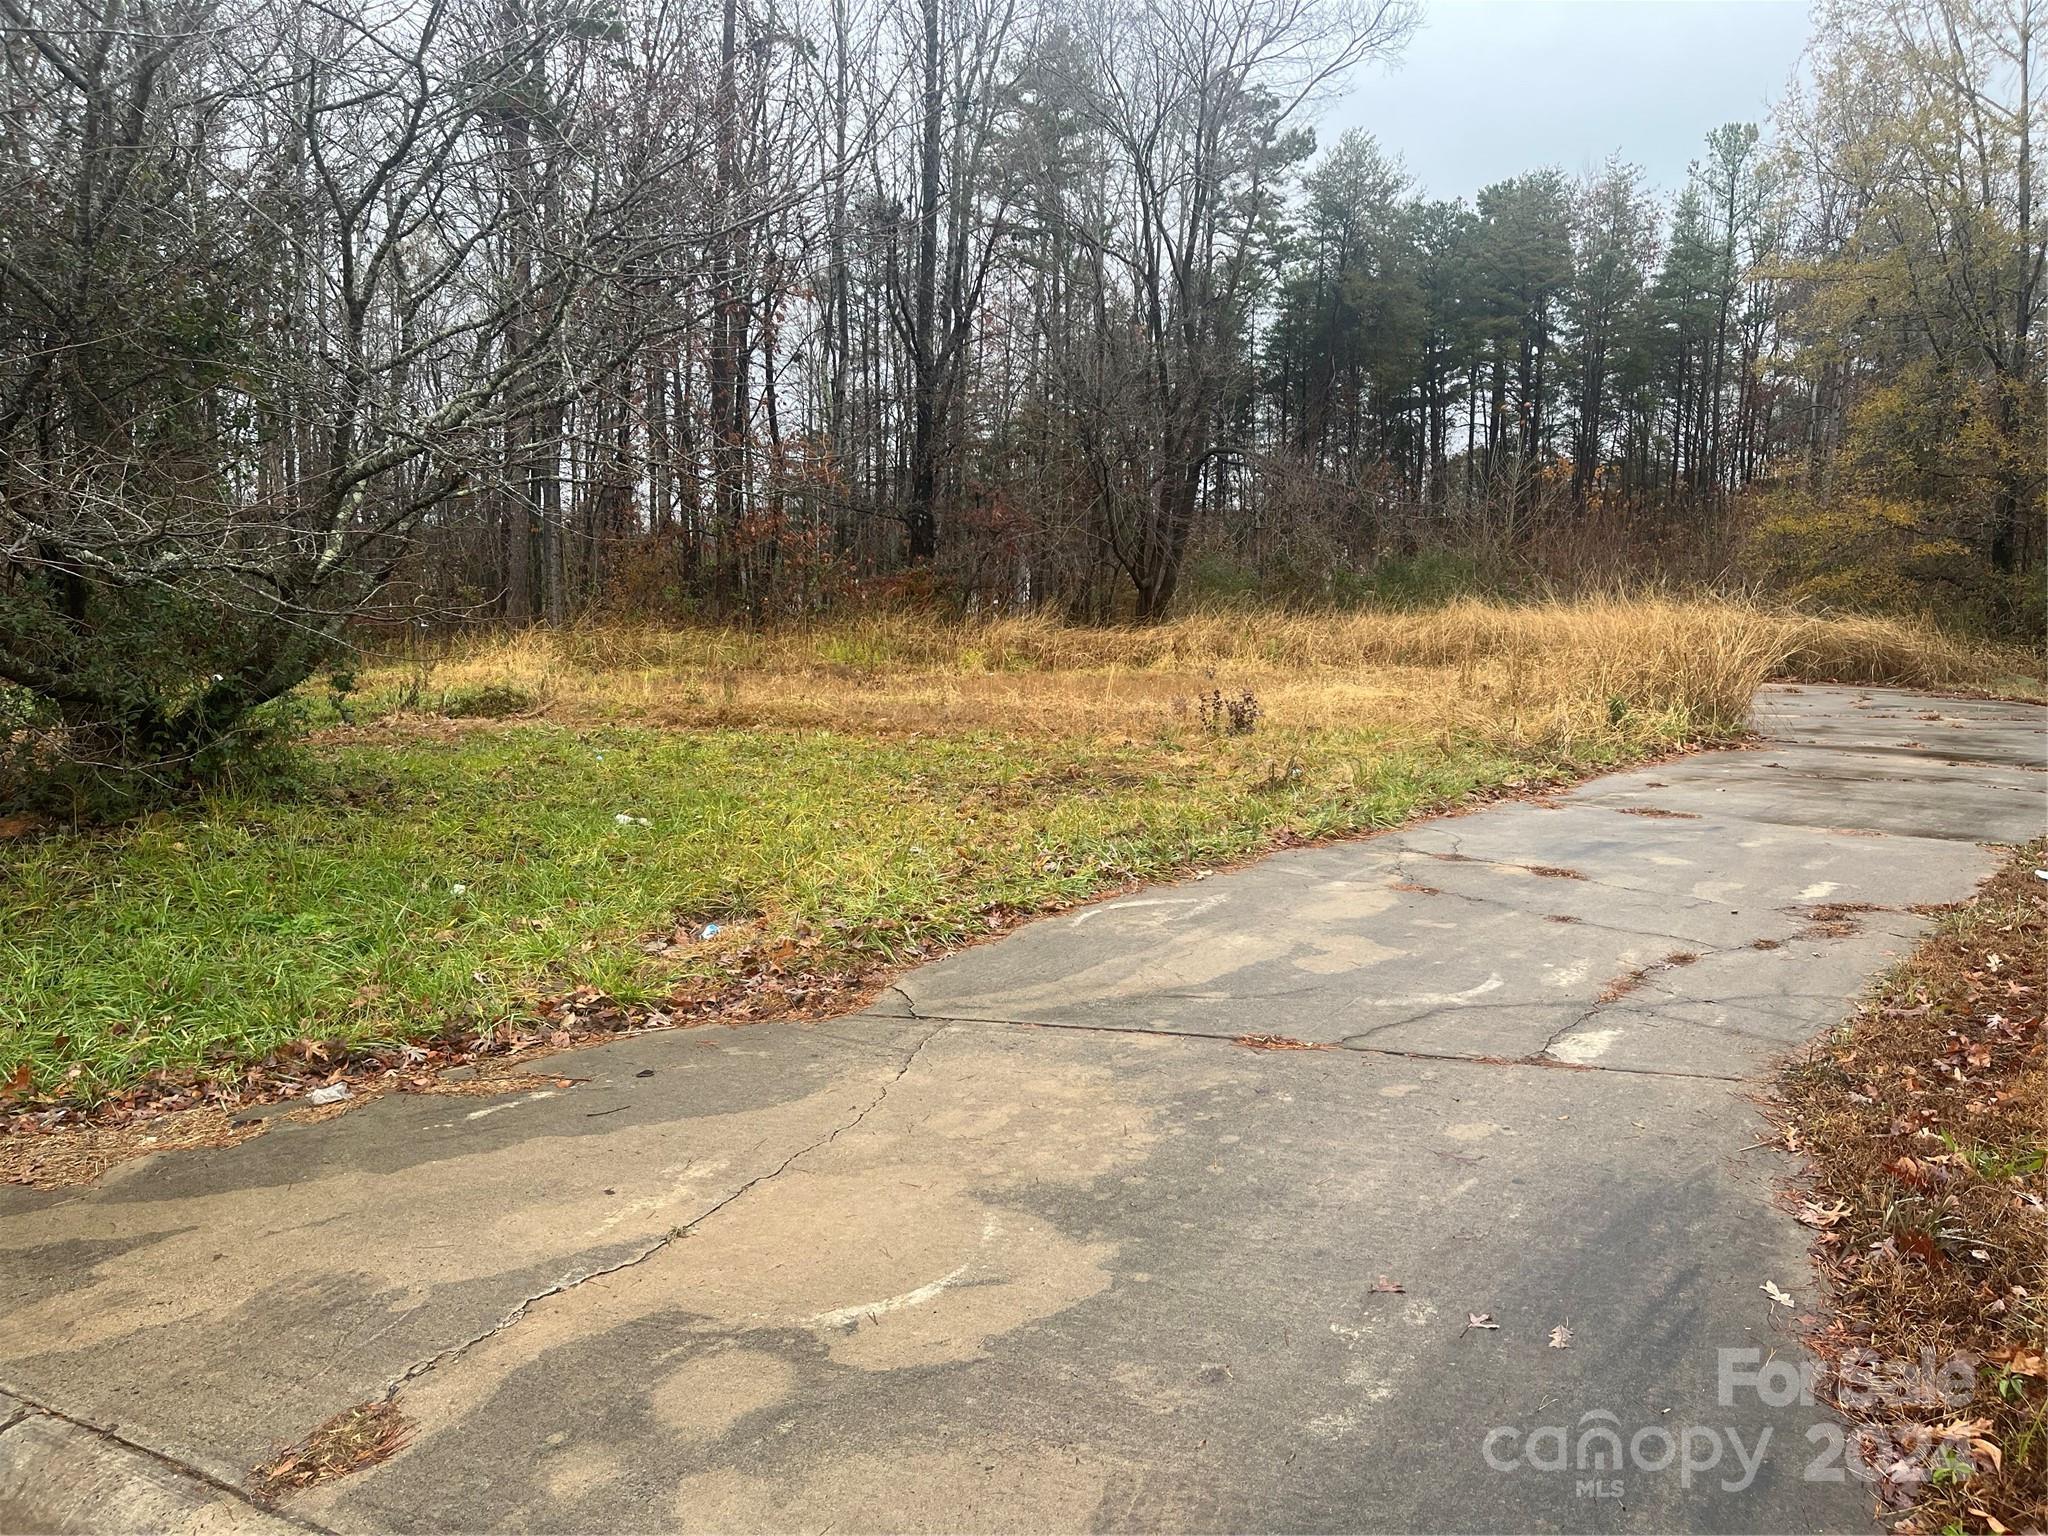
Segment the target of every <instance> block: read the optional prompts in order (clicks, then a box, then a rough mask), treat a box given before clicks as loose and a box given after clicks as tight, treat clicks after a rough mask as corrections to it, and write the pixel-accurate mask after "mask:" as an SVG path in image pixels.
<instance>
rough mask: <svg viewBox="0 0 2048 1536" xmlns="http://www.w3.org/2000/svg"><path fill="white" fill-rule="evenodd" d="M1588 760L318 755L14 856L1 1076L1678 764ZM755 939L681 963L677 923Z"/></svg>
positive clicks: (825, 945)
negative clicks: (1632, 767) (251, 787)
mask: <svg viewBox="0 0 2048 1536" xmlns="http://www.w3.org/2000/svg"><path fill="white" fill-rule="evenodd" d="M1678 730H1679V727H1678V726H1676V725H1673V724H1668V723H1667V724H1650V725H1645V726H1641V727H1638V728H1635V729H1633V730H1631V731H1621V730H1617V731H1616V732H1615V733H1613V734H1612V735H1611V736H1609V737H1607V738H1604V739H1601V740H1596V741H1593V742H1590V743H1586V744H1584V745H1582V746H1579V747H1575V748H1574V752H1575V760H1574V761H1572V762H1568V763H1567V762H1558V761H1555V760H1551V759H1548V758H1545V757H1543V756H1541V755H1537V754H1535V753H1533V752H1521V753H1517V752H1516V751H1513V750H1511V749H1505V748H1502V747H1500V746H1497V745H1487V744H1484V743H1481V742H1479V741H1476V740H1473V741H1459V740H1447V739H1432V740H1427V741H1421V742H1414V741H1407V742H1397V741H1394V740H1390V739H1387V738H1386V737H1384V736H1383V735H1382V734H1379V733H1376V732H1372V731H1366V730H1359V731H1350V732H1346V731H1319V732H1316V731H1302V732H1277V731H1263V732H1261V733H1259V734H1258V735H1256V736H1247V737H1219V736H1211V735H1205V734H1201V733H1197V732H1193V731H1190V732H1186V733H1184V734H1181V735H1176V736H1162V737H1159V738H1157V739H1153V740H1149V741H1136V740H1090V739H1081V738H1072V737H1069V738H1057V737H1055V738H1038V739H1032V738H1025V737H1015V738H1012V737H1005V736H1002V735H997V734H977V735H964V736H950V737H922V738H919V737H912V738H909V739H898V738H873V737H866V736H855V735H849V734H841V733H834V732H824V731H790V730H766V729H756V730H709V731H696V732H678V731H660V730H649V729H613V730H603V731H594V732H579V731H573V730H569V729H565V728H561V727H557V726H551V725H545V724H532V725H515V726H509V727H507V726H489V727H479V728H475V729H469V730H464V731H460V732H455V733H449V734H444V735H443V736H440V737H437V738H433V739H427V738H423V737H420V736H418V735H412V736H408V735H406V734H404V733H403V732H398V731H393V732H390V733H388V734H387V733H385V732H383V731H381V730H380V731H377V732H373V733H367V739H357V740H355V741H353V742H351V743H347V744H333V743H329V744H326V745H322V746H319V747H317V748H315V749H314V751H313V752H312V754H311V761H310V763H309V765H308V766H307V768H306V770H305V773H304V775H303V777H302V779H301V780H300V782H298V783H297V784H295V785H294V786H292V787H291V788H290V789H289V790H284V791H280V790H275V789H273V790H272V791H271V792H269V793H268V794H267V795H263V796H255V795H252V796H247V797H240V798H216V799H213V800H210V801H204V802H199V803H196V804H193V805H189V806H186V807H183V808H180V809H175V810H171V811H165V812H160V813H158V814H155V815H152V816H149V817H147V818H145V819H142V820H139V821H135V822H132V823H129V824H127V825H125V826H122V827H119V828H116V829H111V830H104V831H98V832H54V833H48V834H45V835H41V836H31V837H22V838H16V839H14V840H12V841H10V842H5V843H0V1080H6V1079H8V1078H10V1077H14V1078H15V1081H16V1086H17V1088H19V1086H20V1080H19V1078H18V1076H17V1074H18V1072H19V1069H20V1068H21V1067H22V1066H24V1065H26V1067H27V1068H28V1069H29V1083H30V1085H31V1088H32V1091H33V1093H35V1094H36V1095H38V1096H41V1095H47V1094H49V1093H51V1092H53V1091H62V1092H63V1093H65V1094H66V1095H67V1096H68V1097H71V1098H73V1099H75V1100H77V1101H80V1102H86V1101H90V1100H92V1099H93V1098H95V1097H98V1096H102V1095H105V1094H107V1093H110V1092H114V1091H118V1090H120V1089H122V1088H124V1087H127V1086H131V1085H133V1084H135V1083H137V1082H139V1081H140V1080H142V1079H143V1078H144V1077H146V1076H147V1075H148V1074H150V1073H152V1072H155V1071H159V1070H163V1069H173V1070H185V1069H194V1068H197V1069H202V1070H203V1069H208V1068H215V1067H222V1066H229V1065H232V1064H233V1063H235V1062H238V1061H250V1060H259V1059H261V1058H262V1057H263V1056H264V1055H266V1054H268V1053H269V1052H272V1051H274V1050H276V1049H277V1048H279V1047H281V1046H284V1045H286V1044H289V1043H290V1042H293V1041H297V1040H301V1039H306V1038H318V1039H327V1040H341V1041H346V1042H349V1043H350V1044H353V1045H362V1044H369V1043H372V1042H385V1041H392V1040H399V1039H404V1038H407V1037H423V1036H425V1035H428V1034H432V1033H435V1032H438V1031H440V1030H443V1029H445V1028H446V1027H447V1026H448V1025H449V1024H450V1023H451V1022H466V1023H473V1024H476V1025H478V1026H479V1027H481V1026H484V1025H488V1024H492V1023H496V1022H499V1021H503V1020H506V1019H510V1018H516V1017H519V1016H520V1015H521V1014H522V1013H523V1012H524V1011H525V1010H527V1009H529V1008H531V1007H532V1006H533V1005H535V1004H536V1003H537V1002H539V1001H540V1000H542V999H544V998H546V997H548V996H551V995H555V994H558V993H560V992H561V991H563V990H565V989H567V988H570V987H573V986H577V985H589V986H594V987H597V988H600V989H602V990H604V991H606V992H608V993H610V994H612V995H613V996H615V997H618V998H620V999H621V1000H628V1001H640V1000H649V999H652V998H655V997H658V996H662V995H665V994H668V993H670V992H672V991H673V990H674V989H676V988H677V987H678V986H679V985H688V984H690V983H692V982H695V983H699V984H700V986H701V985H712V984H716V983H717V982H718V981H719V980H720V969H721V967H729V966H730V965H731V963H732V959H733V956H732V953H731V944H730V936H731V935H732V934H734V933H743V934H745V935H746V936H747V942H753V943H771V944H772V943H775V942H777V941H778V940H780V939H783V938H789V937H794V936H797V935H805V936H806V937H807V938H808V941H809V945H808V949H807V955H808V957H809V958H808V959H807V964H812V965H815V966H816V967H817V968H819V969H820V970H821V971H826V972H830V971H832V970H834V969H838V970H856V969H859V968H862V967H867V966H872V965H875V964H887V963H892V962H896V961H900V960H903V959H906V958H909V957H911V956H912V955H913V954H914V953H916V952H919V951H920V950H921V951H922V952H925V953H929V952H930V951H931V950H932V949H933V948H935V947H940V946H945V945H948V944H952V943H956V942H959V941H961V940H962V939H963V938H965V937H968V936H970V935H974V934H977V933H983V932H986V931H987V929H988V926H989V923H988V919H987V914H988V913H989V912H991V911H992V910H1003V909H1008V910H1012V911H1026V912H1028V911H1036V910H1042V909H1049V908H1053V907H1057V906H1060V905H1064V904H1067V903H1071V902H1075V901H1079V900H1082V899H1085V898H1087V897H1090V896H1092V895H1095V894H1097V893H1100V892H1102V891H1104V890H1108V889H1113V888H1116V887H1118V886H1121V885H1123V884H1126V883H1128V882H1130V881H1132V880H1136V879H1143V878H1151V877H1158V876H1165V875H1170V874H1173V873H1175V872H1180V871H1186V870H1188V869H1190V868H1192V867H1197V866H1201V865H1204V864H1209V863H1214V862H1218V861H1222V860H1227V859H1230V858H1233V857H1235V856H1239V855H1242V854H1245V853H1248V852H1251V851H1255V850H1256V849H1258V848H1260V847H1262V846H1268V845H1270V844H1272V843H1274V842H1275V841H1279V840H1286V839H1293V838H1315V837H1321V836H1327V835H1334V834H1343V833H1351V832H1358V831H1361V830H1365V829H1370V828H1376V827H1385V826H1389V825H1392V824H1394V823H1397V822H1399V821H1401V820H1403V819H1405V818H1407V817H1409V816H1412V815H1414V814H1415V813H1417V812H1418V811H1420V810H1424V809H1426V808H1430V807H1435V806H1441V805H1446V804H1450V803H1454V802H1456V801H1458V800H1459V799H1460V798H1461V797H1464V796H1467V795H1469V794H1472V793H1474V792H1476V791H1484V790H1487V789H1489V788H1494V787H1499V786H1503V785H1515V784H1523V783H1528V782H1532V781H1540V780H1545V779H1548V778H1551V777H1554V776H1566V775H1570V774H1573V773H1577V772H1582V771H1589V770H1592V769H1596V768H1600V767H1603V766H1610V765H1613V764H1617V763H1620V762H1625V761H1629V760H1633V759H1637V758H1640V757H1642V756H1644V755H1647V754H1650V753H1653V752H1656V751H1659V750H1662V749H1664V748H1667V747H1670V746H1673V745H1676V744H1677V733H1678ZM679 922H681V923H685V924H691V925H696V926H698V927H700V928H701V925H703V924H704V923H706V922H717V923H719V924H720V925H721V927H723V928H725V929H726V930H728V943H727V944H725V945H721V944H720V943H717V942H710V943H698V944H686V945H683V946H681V947H680V948H679V950H678V951H677V952H676V953H675V954H674V955H671V956H668V957H663V958H660V959H654V958H650V957H649V956H648V955H647V954H646V953H644V950H643V943H642V940H644V939H645V938H646V937H647V936H648V935H649V934H652V933H663V932H667V931H669V930H671V928H672V927H673V926H674V925H676V924H677V923H679Z"/></svg>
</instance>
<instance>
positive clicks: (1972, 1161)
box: [1775, 842, 2048, 1532]
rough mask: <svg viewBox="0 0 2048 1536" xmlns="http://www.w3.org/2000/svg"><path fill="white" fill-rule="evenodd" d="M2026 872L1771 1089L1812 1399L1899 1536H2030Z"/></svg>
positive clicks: (2036, 1044)
mask: <svg viewBox="0 0 2048 1536" xmlns="http://www.w3.org/2000/svg"><path fill="white" fill-rule="evenodd" d="M2044 861H2048V843H2040V842H2037V843H2035V844H2033V845H2032V846H2031V847H2029V848H2025V849H2021V850H2020V851H2019V853H2018V855H2017V856H2016V857H2015V858H2013V859H2012V861H2011V862H2010V863H2008V864H2007V865H2006V867H2005V868H2004V869H2003V870H2002V871H2001V872H2000V873H1999V874H1998V875H1996V876H1995V877H1994V878H1993V879H1992V880H1991V881H1990V882H1989V883H1988V884H1987V885H1986V887H1985V888H1984V890H1983V891H1982V892H1981V893H1980V894H1979V895H1978V897H1977V898H1976V899H1975V900H1974V901H1972V902H1971V903H1969V904H1968V905H1967V906H1966V907H1965V908H1964V910H1962V911H1961V912H1959V913H1956V914H1954V915H1953V916H1951V917H1950V918H1949V919H1948V920H1946V921H1945V922H1944V923H1943V924H1942V925H1941V927H1940V928H1939V929H1938V930H1937V931H1936V932H1935V933H1934V934H1932V935H1931V936H1930V937H1928V938H1927V939H1926V940H1924V941H1923V942H1922V943H1921V944H1920V945H1919V947H1918V948H1917V949H1916V950H1915V951H1914V953H1913V955H1912V957H1911V958H1910V959H1909V960H1908V961H1907V962H1906V963H1905V964H1904V965H1903V966H1901V967H1900V968H1899V969H1898V970H1897V971H1895V972H1894V973H1893V974H1892V975H1891V976H1890V977H1889V978H1887V979H1886V981H1885V982H1884V983H1882V984H1881V985H1880V987H1879V988H1878V989H1877V990H1876V992H1875V993H1874V994H1873V995H1872V996H1871V997H1870V998H1869V999H1868V1000H1867V1001H1866V1002H1865V1003H1864V1004H1863V1005H1862V1006H1861V1007H1860V1008H1859V1009H1858V1010H1857V1012H1856V1014H1855V1015H1854V1016H1853V1017H1852V1018H1851V1020H1850V1021H1849V1023H1848V1025H1847V1026H1846V1027H1845V1028H1843V1029H1842V1030H1840V1031H1838V1032H1836V1033H1835V1034H1834V1035H1833V1036H1831V1037H1830V1038H1829V1039H1828V1040H1827V1041H1825V1042H1824V1043H1822V1044H1821V1045H1819V1046H1817V1047H1816V1048H1815V1049H1814V1050H1813V1051H1812V1052H1811V1054H1810V1055H1809V1056H1807V1057H1806V1058H1805V1059H1803V1060H1801V1061H1799V1062H1797V1063H1796V1064H1794V1065H1793V1066H1792V1067H1790V1068H1789V1069H1788V1070H1787V1071H1786V1073H1785V1075H1784V1077H1783V1078H1782V1080H1781V1082H1780V1084H1779V1094H1780V1102H1779V1104H1778V1106H1777V1107H1776V1111H1775V1113H1776V1115H1777V1118H1778V1119H1779V1122H1780V1127H1781V1130H1782V1133H1783V1137H1784V1141H1785V1144H1786V1145H1787V1146H1788V1147H1789V1148H1791V1149H1792V1150H1794V1151H1799V1152H1804V1153H1805V1154H1806V1155H1807V1156H1808V1158H1809V1160H1810V1162H1809V1176H1810V1184H1809V1186H1808V1187H1806V1188H1804V1189H1802V1190H1800V1191H1798V1192H1797V1194H1796V1195H1795V1197H1794V1198H1795V1199H1796V1200H1797V1206H1798V1214H1799V1219H1800V1220H1801V1221H1803V1222H1804V1223H1805V1224H1806V1225H1807V1226H1809V1227H1811V1228H1813V1229H1814V1230H1815V1232H1816V1234H1817V1235H1816V1237H1815V1241H1814V1249H1813V1255H1814V1261H1815V1264H1816V1267H1817V1268H1818V1269H1819V1270H1820V1272H1821V1274H1822V1275H1823V1276H1824V1277H1825V1279H1826V1280H1827V1281H1828V1282H1829V1291H1830V1296H1829V1308H1830V1310H1829V1313H1828V1315H1827V1316H1826V1317H1825V1318H1824V1319H1823V1321H1822V1325H1821V1327H1820V1328H1819V1330H1818V1332H1817V1333H1816V1334H1815V1335H1814V1337H1813V1338H1812V1339H1811V1340H1810V1341H1809V1342H1810V1343H1811V1345H1812V1347H1813V1348H1814V1350H1815V1351H1816V1353H1818V1354H1819V1356H1820V1357H1821V1360H1822V1362H1823V1366H1824V1370H1823V1372H1822V1379H1821V1387H1822V1390H1823V1391H1824V1392H1825V1393H1826V1394H1827V1395H1828V1396H1829V1397H1830V1398H1831V1399H1832V1401H1833V1403H1834V1405H1835V1407H1836V1408H1837V1409H1838V1410H1839V1411H1840V1412H1841V1413H1843V1414H1844V1416H1846V1417H1847V1418H1849V1419H1850V1420H1851V1421H1852V1422H1854V1423H1856V1424H1858V1425H1859V1426H1860V1438H1861V1440H1862V1444H1863V1452H1864V1459H1865V1461H1866V1462H1867V1463H1868V1464H1869V1465H1870V1466H1871V1467H1873V1468H1875V1469H1876V1470H1877V1473H1878V1480H1877V1487H1878V1489H1879V1491H1880V1492H1881V1493H1882V1494H1883V1495H1884V1497H1885V1499H1886V1501H1887V1502H1888V1503H1889V1504H1890V1505H1891V1506H1892V1508H1893V1511H1894V1518H1895V1519H1896V1520H1898V1521H1899V1524H1898V1529H1899V1530H1900V1531H1902V1532H1903V1531H1907V1530H1909V1529H1910V1530H1912V1531H1916V1532H1925V1531H1937V1530H1950V1529H1953V1530H1973V1531H1974V1530H1990V1531H1994V1532H1997V1531H2004V1530H2013V1531H2027V1530H2042V1529H2048V1436H2044V1434H2043V1433H2042V1426H2043V1424H2044V1422H2048V1310H2044V1307H2043V1302H2042V1298H2043V1295H2044V1292H2048V1173H2044V1167H2048V1130H2044V1127H2048V1046H2044V1039H2043V1035H2044V1021H2043V1008H2044V993H2048V882H2044V881H2043V880H2041V879H2040V878H2039V877H2038V876H2037V875H2036V874H2035V871H2036V870H2037V869H2040V868H2042V867H2044ZM1802 1197H1803V1198H1802Z"/></svg>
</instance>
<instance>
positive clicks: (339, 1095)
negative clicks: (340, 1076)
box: [306, 1083, 351, 1104]
mask: <svg viewBox="0 0 2048 1536" xmlns="http://www.w3.org/2000/svg"><path fill="white" fill-rule="evenodd" d="M349 1097H351V1095H350V1093H349V1091H348V1084H347V1083H329V1084H328V1085H327V1086H326V1087H325V1088H315V1089H314V1090H313V1091H312V1092H311V1093H309V1094H307V1095H306V1102H307V1103H308V1104H339V1103H340V1102H341V1101H342V1100H343V1099H346V1098H349Z"/></svg>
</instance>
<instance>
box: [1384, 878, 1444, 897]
mask: <svg viewBox="0 0 2048 1536" xmlns="http://www.w3.org/2000/svg"><path fill="white" fill-rule="evenodd" d="M1388 889H1389V890H1395V891H1406V892H1408V893H1409V894H1411V895H1415V896H1441V895H1443V892H1442V891H1440V890H1438V889H1437V888H1436V887H1435V886H1433V885H1417V884H1416V883H1415V882H1414V881H1413V880H1396V881H1395V882H1394V883H1393V884H1392V885H1391V886H1389V887H1388Z"/></svg>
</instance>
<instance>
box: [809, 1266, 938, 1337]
mask: <svg viewBox="0 0 2048 1536" xmlns="http://www.w3.org/2000/svg"><path fill="white" fill-rule="evenodd" d="M969 1267H970V1266H968V1265H966V1264H962V1265H961V1266H960V1267H959V1268H958V1269H956V1270H954V1271H953V1272H952V1273H951V1274H947V1275H941V1276H939V1278H938V1279H936V1280H934V1281H932V1282H931V1284H929V1285H920V1286H919V1287H918V1288H917V1289H916V1290H914V1291H905V1292H904V1293H903V1294H902V1295H900V1296H884V1297H883V1298H882V1299H881V1300H880V1301H863V1302H861V1303H859V1304H858V1305H856V1306H851V1307H834V1308H833V1309H832V1310H831V1311H829V1312H819V1313H817V1314H816V1315H814V1316H811V1317H807V1318H805V1319H804V1321H805V1322H807V1323H809V1324H810V1325H811V1326H812V1327H814V1328H844V1327H846V1326H847V1325H848V1324H851V1323H857V1322H859V1321H860V1320H861V1319H862V1318H864V1317H879V1316H881V1315H882V1314H883V1313H884V1312H900V1311H902V1310H903V1309H904V1308H905V1307H915V1306H921V1305H922V1304H923V1303H925V1302H927V1301H930V1300H931V1299H932V1298H933V1297H934V1296H937V1295H938V1294H939V1293H940V1292H941V1291H943V1290H945V1288H946V1287H947V1286H949V1285H951V1284H952V1283H953V1282H954V1281H955V1280H958V1279H959V1278H960V1277H961V1276H962V1275H964V1274H966V1273H967V1271H968V1269H969Z"/></svg>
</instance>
